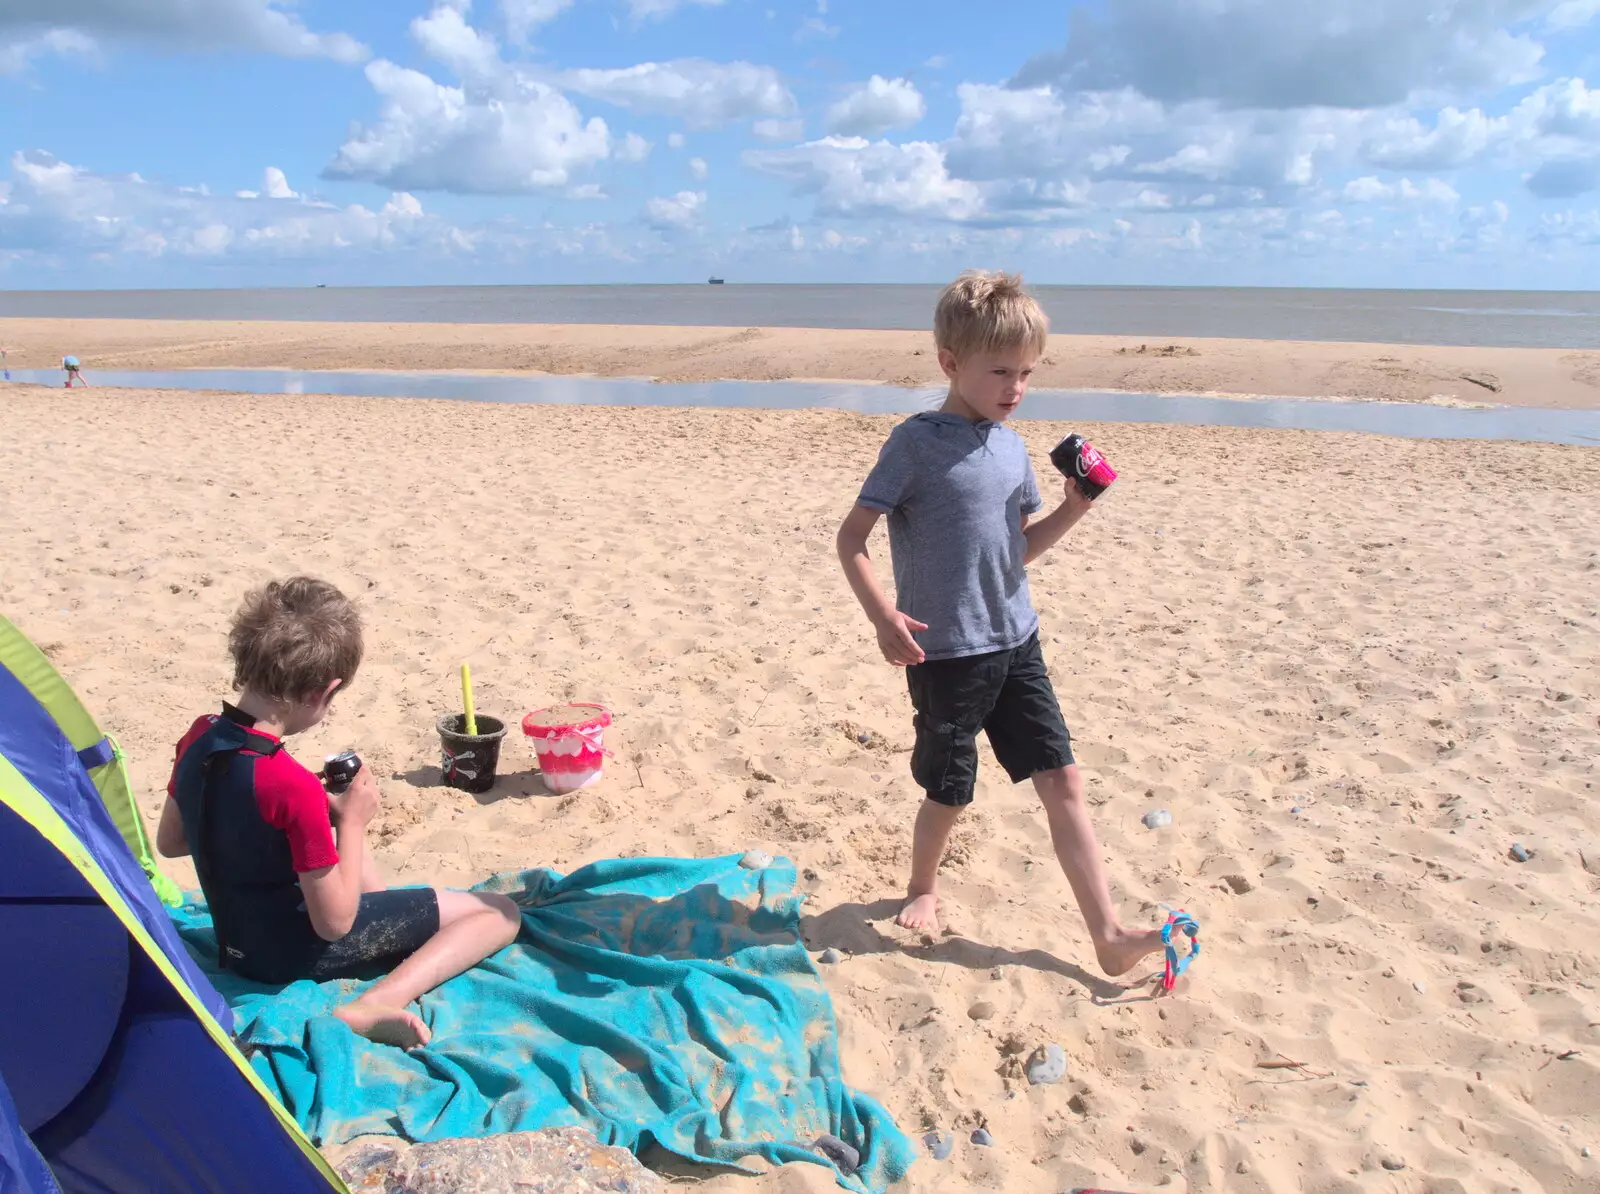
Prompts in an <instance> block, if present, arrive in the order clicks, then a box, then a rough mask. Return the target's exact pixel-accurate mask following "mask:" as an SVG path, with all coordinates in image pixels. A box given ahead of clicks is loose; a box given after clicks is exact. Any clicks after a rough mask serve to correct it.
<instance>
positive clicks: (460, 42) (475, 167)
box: [323, 0, 648, 195]
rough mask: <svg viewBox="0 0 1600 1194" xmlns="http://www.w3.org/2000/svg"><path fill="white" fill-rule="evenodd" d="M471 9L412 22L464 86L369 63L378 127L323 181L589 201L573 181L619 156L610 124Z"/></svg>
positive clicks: (635, 149)
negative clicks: (515, 60) (550, 194)
mask: <svg viewBox="0 0 1600 1194" xmlns="http://www.w3.org/2000/svg"><path fill="white" fill-rule="evenodd" d="M468 10H469V0H441V2H440V3H437V4H436V5H435V7H434V8H433V10H432V11H431V12H429V13H428V14H427V15H426V16H422V17H418V18H417V19H416V20H414V21H412V22H411V34H412V36H413V37H414V38H415V39H416V41H417V44H418V45H419V46H420V47H421V48H422V49H423V51H424V52H425V53H426V54H427V55H428V56H429V57H431V58H433V59H435V60H437V61H439V62H441V63H443V64H444V65H445V66H447V67H449V68H450V69H451V70H452V71H454V72H455V73H456V74H457V75H459V76H460V78H461V85H460V86H454V87H453V86H449V85H447V84H443V83H439V82H436V81H435V80H434V79H432V78H431V77H430V76H428V75H426V74H424V73H422V72H421V71H417V70H411V69H409V68H406V67H401V66H397V65H395V64H394V63H393V62H390V61H389V60H388V59H384V58H380V59H378V60H377V61H375V62H370V63H368V64H367V66H366V76H367V81H368V82H369V83H371V84H372V87H373V90H375V91H376V92H377V93H378V96H379V98H380V100H381V107H380V111H379V116H378V119H377V120H376V121H374V122H372V123H371V124H367V125H363V126H357V127H356V128H355V129H354V130H353V131H352V133H351V134H350V137H349V139H348V140H346V141H345V143H344V144H343V145H342V146H340V147H339V151H338V153H337V155H335V157H334V160H333V161H332V162H330V163H329V164H328V166H327V167H326V168H325V170H324V171H323V176H324V177H326V178H339V179H361V180H365V181H370V182H378V183H382V184H384V185H386V186H390V187H394V188H397V189H404V190H424V191H427V190H442V191H455V192H457V193H459V194H523V193H527V192H530V191H538V190H555V191H567V192H569V193H573V194H575V195H581V194H586V193H582V192H579V191H576V190H574V188H575V187H578V185H579V184H577V183H576V182H575V181H574V179H575V176H577V175H580V174H582V173H584V172H585V171H587V170H588V169H590V168H591V167H593V166H594V165H595V164H596V163H597V162H600V161H602V160H604V159H605V158H607V157H609V156H611V154H612V151H613V142H612V137H611V132H610V130H609V129H608V128H607V127H606V123H605V121H604V120H601V119H600V118H599V117H591V118H589V119H587V120H586V119H584V117H583V115H582V114H581V113H580V112H579V111H578V109H577V107H576V106H575V105H574V104H573V103H572V101H571V100H569V99H568V98H567V97H566V96H565V95H563V94H562V93H561V91H560V90H558V89H557V88H556V87H554V86H552V85H551V84H550V83H549V82H547V81H545V80H543V79H541V78H539V77H536V76H534V75H533V74H531V73H529V72H527V71H525V70H523V69H522V68H520V67H517V66H513V65H511V64H509V63H507V62H505V61H504V60H503V59H502V58H501V56H500V50H499V46H498V45H497V44H496V42H495V39H494V38H493V37H492V36H490V35H489V34H487V33H484V32H482V31H480V30H478V29H475V28H473V27H472V26H471V25H470V24H468V23H467V19H466V16H467V12H468ZM641 147H642V148H643V149H644V150H647V149H648V145H646V144H645V143H644V142H643V139H642V138H639V137H637V136H632V137H631V139H630V138H624V140H623V142H622V144H621V146H620V153H621V154H622V157H623V160H625V161H627V160H637V158H636V157H634V156H633V155H636V154H639V153H640V152H641Z"/></svg>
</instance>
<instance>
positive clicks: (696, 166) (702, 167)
mask: <svg viewBox="0 0 1600 1194" xmlns="http://www.w3.org/2000/svg"><path fill="white" fill-rule="evenodd" d="M709 171H710V167H708V166H707V165H706V160H705V158H690V159H689V173H690V174H693V175H694V176H695V177H696V178H704V177H705V176H706V174H707V173H709Z"/></svg>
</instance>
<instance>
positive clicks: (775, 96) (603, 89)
mask: <svg viewBox="0 0 1600 1194" xmlns="http://www.w3.org/2000/svg"><path fill="white" fill-rule="evenodd" d="M558 79H559V81H560V83H561V85H562V86H563V87H566V88H567V89H568V90H570V91H576V92H578V93H579V94H581V95H587V96H589V97H591V98H593V99H598V100H604V101H605V102H606V103H609V104H615V105H617V106H618V107H620V108H626V109H627V110H628V111H630V112H637V113H641V114H643V115H648V116H669V117H676V118H677V119H679V120H682V121H683V122H684V123H685V124H687V125H688V126H689V127H690V128H702V129H703V128H713V127H715V126H717V125H720V124H727V123H729V122H730V121H735V120H745V119H748V118H750V117H757V116H761V117H778V116H787V115H789V114H790V113H791V112H793V111H794V110H795V99H794V96H793V95H792V94H790V92H789V89H788V88H787V87H785V86H784V83H783V79H782V78H781V77H780V76H779V74H778V72H777V71H775V70H773V69H772V68H771V67H770V66H755V65H752V64H751V63H748V62H707V61H706V60H705V59H703V58H680V59H677V60H675V61H672V62H641V63H640V64H639V65H637V66H629V67H623V68H620V69H615V70H594V69H582V70H570V71H565V72H563V73H562V74H560V75H559V76H558Z"/></svg>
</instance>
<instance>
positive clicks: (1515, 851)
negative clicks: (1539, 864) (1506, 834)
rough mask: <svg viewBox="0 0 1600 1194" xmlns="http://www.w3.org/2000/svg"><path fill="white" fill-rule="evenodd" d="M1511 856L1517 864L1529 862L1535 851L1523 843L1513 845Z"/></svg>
mask: <svg viewBox="0 0 1600 1194" xmlns="http://www.w3.org/2000/svg"><path fill="white" fill-rule="evenodd" d="M1510 854H1511V857H1512V859H1513V860H1515V861H1516V862H1527V861H1528V859H1530V858H1532V857H1533V851H1531V850H1529V849H1528V847H1526V846H1524V845H1523V844H1522V843H1521V842H1512V843H1511V850H1510Z"/></svg>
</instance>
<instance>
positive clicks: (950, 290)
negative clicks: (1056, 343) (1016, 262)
mask: <svg viewBox="0 0 1600 1194" xmlns="http://www.w3.org/2000/svg"><path fill="white" fill-rule="evenodd" d="M1049 335H1050V317H1049V316H1047V315H1046V314H1045V313H1044V308H1043V307H1041V306H1039V304H1038V302H1037V301H1036V300H1035V299H1034V297H1033V296H1032V295H1031V294H1029V293H1028V292H1027V291H1026V290H1024V289H1022V276H1021V275H1020V274H1006V273H999V272H996V273H989V272H987V271H985V270H976V269H973V270H968V271H967V272H966V273H964V274H962V275H961V276H960V277H959V278H957V279H956V280H955V281H954V282H952V283H950V285H948V286H946V287H945V288H944V293H943V294H941V295H940V296H939V306H938V307H937V308H936V309H935V310H934V313H933V342H934V343H935V344H936V345H937V346H938V347H939V349H940V350H941V351H949V352H951V353H953V354H954V355H955V358H956V360H958V361H959V360H963V359H965V358H967V357H969V356H971V355H973V354H974V353H980V352H1002V351H1004V350H1005V349H1008V348H1019V347H1022V348H1029V349H1032V350H1033V352H1034V354H1035V355H1036V356H1043V355H1044V347H1045V342H1046V340H1047V338H1048V337H1049Z"/></svg>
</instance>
